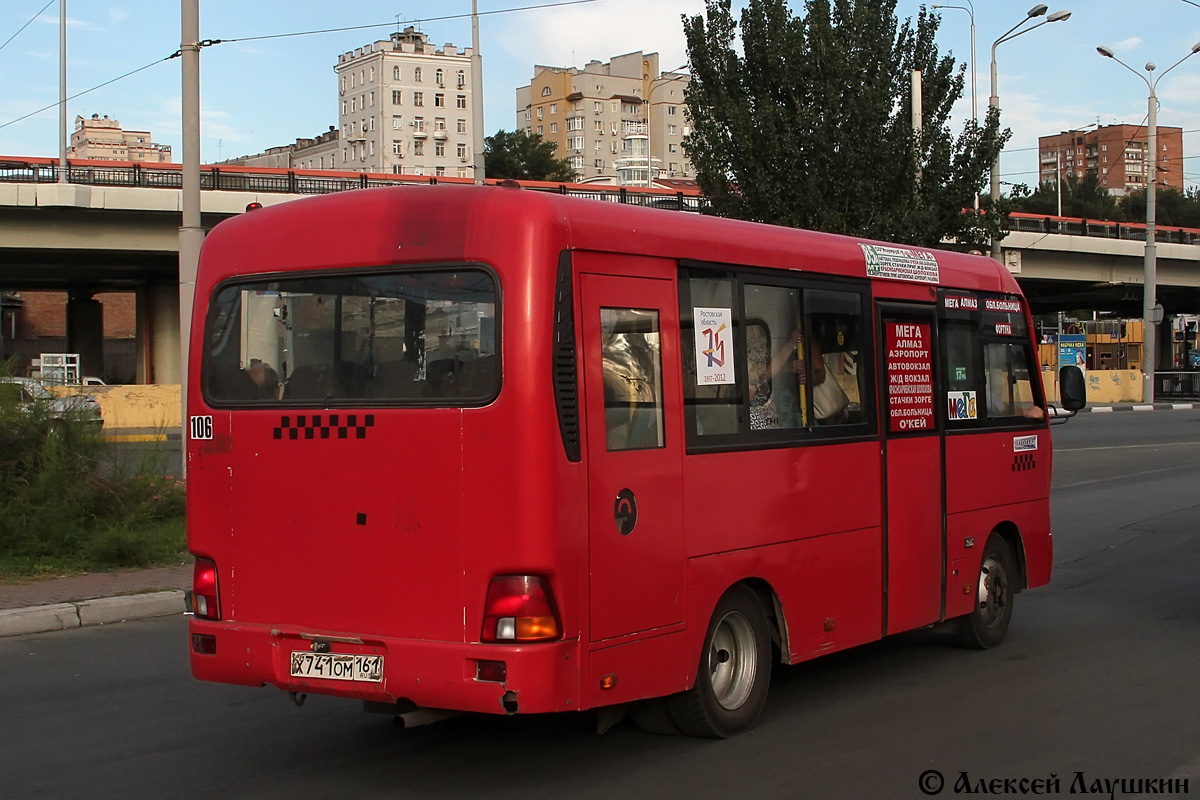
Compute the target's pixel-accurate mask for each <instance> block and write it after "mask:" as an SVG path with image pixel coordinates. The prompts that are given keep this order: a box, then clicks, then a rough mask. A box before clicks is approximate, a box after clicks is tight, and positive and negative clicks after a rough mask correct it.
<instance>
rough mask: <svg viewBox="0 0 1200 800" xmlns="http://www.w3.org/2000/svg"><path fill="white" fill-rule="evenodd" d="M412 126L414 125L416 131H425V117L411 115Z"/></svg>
mask: <svg viewBox="0 0 1200 800" xmlns="http://www.w3.org/2000/svg"><path fill="white" fill-rule="evenodd" d="M413 127H414V128H415V129H416V130H418V131H420V132H422V133H424V131H425V118H424V117H413Z"/></svg>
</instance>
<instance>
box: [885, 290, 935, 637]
mask: <svg viewBox="0 0 1200 800" xmlns="http://www.w3.org/2000/svg"><path fill="white" fill-rule="evenodd" d="M879 323H880V324H879V330H880V341H879V350H880V355H881V357H880V359H879V363H880V382H879V394H880V397H879V407H880V409H882V416H883V437H884V459H885V464H886V468H885V473H884V484H885V485H884V490H885V495H884V501H885V503H886V507H887V527H886V528H885V533H884V548H885V550H884V552H885V560H884V564H885V567H884V569H885V583H884V586H885V589H884V591H885V593H886V597H887V603H886V613H887V618H886V624H885V628H884V633H887V634H890V633H899V632H900V631H906V630H911V629H913V628H919V627H921V626H923V625H928V624H930V623H933V622H936V621H938V620H939V619H941V616H942V595H943V591H944V586H943V580H944V576H945V574H946V571H945V568H944V563H945V552H946V550H945V527H944V522H943V521H944V519H945V513H944V511H945V509H944V490H943V486H944V474H943V469H944V468H943V459H942V439H941V431H940V427H939V422H938V419H939V417H938V414H937V410H936V408H935V400H934V398H935V397H936V392H935V386H936V381H935V377H936V376H935V375H934V368H935V367H934V364H935V363H936V359H935V358H934V353H935V351H936V340H935V336H936V327H935V319H934V311H933V309H932V308H931V307H928V306H917V305H904V304H899V303H887V304H884V303H880V304H879Z"/></svg>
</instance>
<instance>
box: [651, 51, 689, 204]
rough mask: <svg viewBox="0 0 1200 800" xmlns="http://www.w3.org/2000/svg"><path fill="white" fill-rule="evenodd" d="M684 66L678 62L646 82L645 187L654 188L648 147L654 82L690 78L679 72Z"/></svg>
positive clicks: (652, 154)
mask: <svg viewBox="0 0 1200 800" xmlns="http://www.w3.org/2000/svg"><path fill="white" fill-rule="evenodd" d="M686 68H687V64H680V65H679V66H678V67H676V68H675V69H673V70H671V71H670V72H661V73H659V75H658V77H657V78H651V79H650V80H649V81H647V83H646V188H647V189H652V188H654V179H653V177H652V175H653V173H654V153H653V151H652V150H651V149H650V143H651V142H652V141H653V135H652V133H651V129H650V116H651V115H650V111H651V106H652V105H653V104H654V84H656V83H669V82H671V81H677V80H681V79H683V78H691V77H692V76H691V75H687V74H682V75H681V74H679V70H681V69H686ZM668 75H670V77H667V76H668Z"/></svg>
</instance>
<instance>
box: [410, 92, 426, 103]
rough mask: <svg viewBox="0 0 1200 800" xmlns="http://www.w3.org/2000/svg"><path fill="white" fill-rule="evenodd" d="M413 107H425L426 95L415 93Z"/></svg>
mask: <svg viewBox="0 0 1200 800" xmlns="http://www.w3.org/2000/svg"><path fill="white" fill-rule="evenodd" d="M413 105H414V106H424V105H425V93H424V92H413Z"/></svg>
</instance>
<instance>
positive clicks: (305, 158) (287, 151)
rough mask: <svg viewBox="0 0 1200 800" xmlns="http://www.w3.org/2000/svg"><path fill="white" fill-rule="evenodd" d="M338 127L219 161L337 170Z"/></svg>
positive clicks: (338, 150)
mask: <svg viewBox="0 0 1200 800" xmlns="http://www.w3.org/2000/svg"><path fill="white" fill-rule="evenodd" d="M338 145H339V140H338V129H337V128H335V127H333V126H332V125H330V126H329V130H328V131H326V132H325V133H322V134H319V135H318V136H316V137H314V138H312V139H297V140H296V143H295V144H285V145H282V146H280V147H270V148H268V149H267V150H266V151H264V152H262V153H255V154H254V155H251V156H238V157H237V158H230V159H226V160H225V161H219V162H217V163H218V164H231V165H234V166H239V167H274V168H277V169H340V168H341V167H339V164H340V163H341V160H340V159H341V156H340V152H341V151H340V148H339V146H338Z"/></svg>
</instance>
